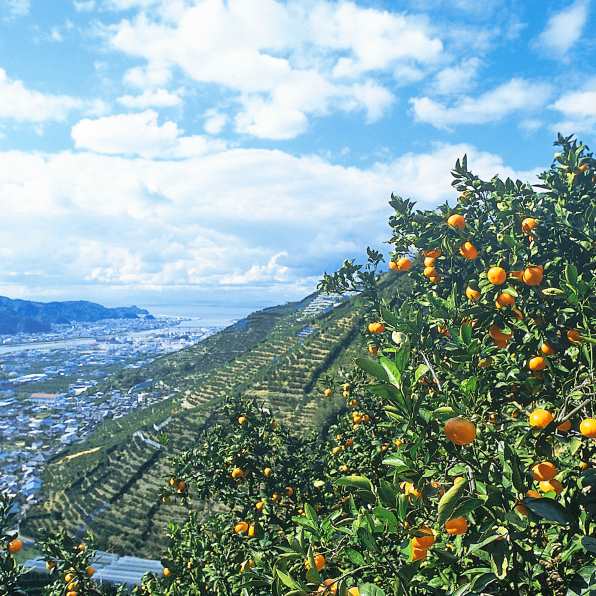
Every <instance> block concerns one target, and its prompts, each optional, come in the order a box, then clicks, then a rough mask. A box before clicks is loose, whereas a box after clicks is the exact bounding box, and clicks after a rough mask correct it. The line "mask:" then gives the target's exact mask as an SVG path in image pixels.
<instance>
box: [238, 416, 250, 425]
mask: <svg viewBox="0 0 596 596" xmlns="http://www.w3.org/2000/svg"><path fill="white" fill-rule="evenodd" d="M247 422H248V418H247V417H246V416H240V417H239V418H238V424H240V425H242V424H246V423H247Z"/></svg>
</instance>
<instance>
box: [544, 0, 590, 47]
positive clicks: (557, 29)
mask: <svg viewBox="0 0 596 596" xmlns="http://www.w3.org/2000/svg"><path fill="white" fill-rule="evenodd" d="M588 7H589V2H588V0H576V2H574V3H573V4H571V5H570V6H568V7H567V8H564V9H563V10H562V11H560V12H558V13H556V14H554V15H553V16H551V17H550V19H549V20H548V22H547V24H546V27H545V29H544V31H542V33H541V34H540V35H539V36H538V38H537V40H536V44H537V45H538V46H539V47H541V48H543V49H544V50H545V51H546V52H547V53H549V54H553V55H555V56H564V55H565V54H566V53H567V52H568V51H569V50H570V49H571V47H572V46H573V44H575V42H576V41H578V40H579V38H580V37H581V35H582V32H583V30H584V26H585V24H586V21H587V20H588Z"/></svg>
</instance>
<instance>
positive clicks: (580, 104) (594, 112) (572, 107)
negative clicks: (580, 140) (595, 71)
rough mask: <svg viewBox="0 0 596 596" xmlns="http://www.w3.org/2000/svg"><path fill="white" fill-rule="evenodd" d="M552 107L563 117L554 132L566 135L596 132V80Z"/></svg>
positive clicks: (566, 94)
mask: <svg viewBox="0 0 596 596" xmlns="http://www.w3.org/2000/svg"><path fill="white" fill-rule="evenodd" d="M550 107H551V108H552V109H554V110H557V111H558V112H559V113H560V114H561V116H562V117H563V120H561V121H559V122H557V123H556V124H554V125H553V127H552V128H553V130H554V131H556V132H561V133H566V134H570V133H592V132H594V131H596V78H594V79H591V80H590V81H588V82H587V83H586V84H585V85H584V86H583V87H582V88H581V89H579V90H575V91H570V92H568V93H565V94H563V95H562V96H561V97H559V99H557V101H555V102H554V103H553V104H552V106H550Z"/></svg>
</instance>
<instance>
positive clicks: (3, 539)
mask: <svg viewBox="0 0 596 596" xmlns="http://www.w3.org/2000/svg"><path fill="white" fill-rule="evenodd" d="M13 504H14V499H13V498H12V497H10V496H9V495H8V494H7V493H5V492H0V596H9V595H10V596H12V595H13V594H14V595H16V594H24V592H21V591H20V590H19V589H18V584H19V577H21V575H23V568H22V567H21V566H20V565H19V564H18V563H17V562H16V561H15V558H14V555H16V554H17V553H18V552H19V551H20V550H21V549H22V548H23V542H22V541H21V539H20V538H19V537H18V534H17V533H16V532H13V531H12V524H13V523H14V522H15V517H14V515H13V513H14V510H13Z"/></svg>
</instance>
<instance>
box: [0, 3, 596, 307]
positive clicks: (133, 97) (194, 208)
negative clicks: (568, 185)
mask: <svg viewBox="0 0 596 596" xmlns="http://www.w3.org/2000/svg"><path fill="white" fill-rule="evenodd" d="M594 31H596V8H595V7H594V6H593V3H592V5H591V2H590V0H576V1H575V2H556V3H555V2H533V1H531V2H514V1H507V0H485V1H484V2H477V1H472V0H450V1H449V2H447V1H444V0H418V1H411V2H408V1H402V2H388V1H387V2H380V1H378V2H375V1H364V0H361V1H360V2H333V1H329V0H300V1H288V2H281V1H280V2H276V1H273V0H228V1H227V2H224V1H223V0H52V2H48V1H47V0H29V1H28V0H0V152H1V153H2V156H1V159H0V202H1V205H2V218H1V220H0V234H1V236H2V238H3V242H2V244H1V245H0V256H1V257H2V263H3V267H2V269H1V270H0V293H2V294H6V295H9V296H13V297H17V296H18V297H26V298H27V297H30V298H38V299H66V298H79V297H81V298H88V299H96V300H99V301H103V302H105V303H108V304H115V303H130V302H140V303H155V302H189V301H194V300H212V299H213V298H214V297H215V296H217V298H218V299H221V300H222V301H228V302H237V303H250V304H255V305H258V304H270V303H275V302H279V301H283V300H286V299H290V298H298V297H301V296H302V295H304V294H305V293H307V292H309V291H311V290H312V288H313V287H314V286H315V284H316V281H317V279H318V278H319V277H320V275H321V273H322V272H323V271H325V270H327V271H329V270H332V269H334V268H335V267H336V266H337V265H338V264H339V263H340V262H341V260H343V258H346V257H352V256H358V255H359V254H361V252H362V250H363V248H364V247H365V246H366V245H367V244H376V245H377V246H382V242H383V240H384V239H385V237H386V235H387V229H386V219H387V216H388V215H389V211H388V207H387V200H388V197H389V195H390V193H391V192H392V191H393V192H396V193H398V194H402V195H405V196H410V197H413V198H414V199H416V200H418V201H419V202H420V203H421V204H424V205H426V206H430V205H435V204H438V203H440V202H442V201H444V200H446V199H447V200H448V199H450V198H452V196H453V195H452V194H451V189H450V184H449V182H450V179H449V169H450V167H451V166H452V164H453V163H454V161H455V159H456V158H457V157H458V156H460V155H461V154H462V153H464V152H467V153H468V156H469V163H470V165H471V167H472V168H473V169H474V170H475V171H477V172H478V173H479V174H481V175H483V176H487V177H489V176H492V175H493V174H496V173H499V174H501V175H503V176H515V177H522V178H530V179H531V178H533V177H534V176H535V175H536V172H537V171H539V170H541V169H543V168H544V167H545V166H547V165H548V163H549V162H550V159H551V155H552V141H553V138H554V134H555V131H557V130H561V131H563V132H574V133H576V134H578V136H580V137H581V138H583V139H584V140H585V141H586V142H587V143H588V144H593V138H594V136H595V132H596V60H595V55H596V49H595V46H596V38H595V36H594Z"/></svg>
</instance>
